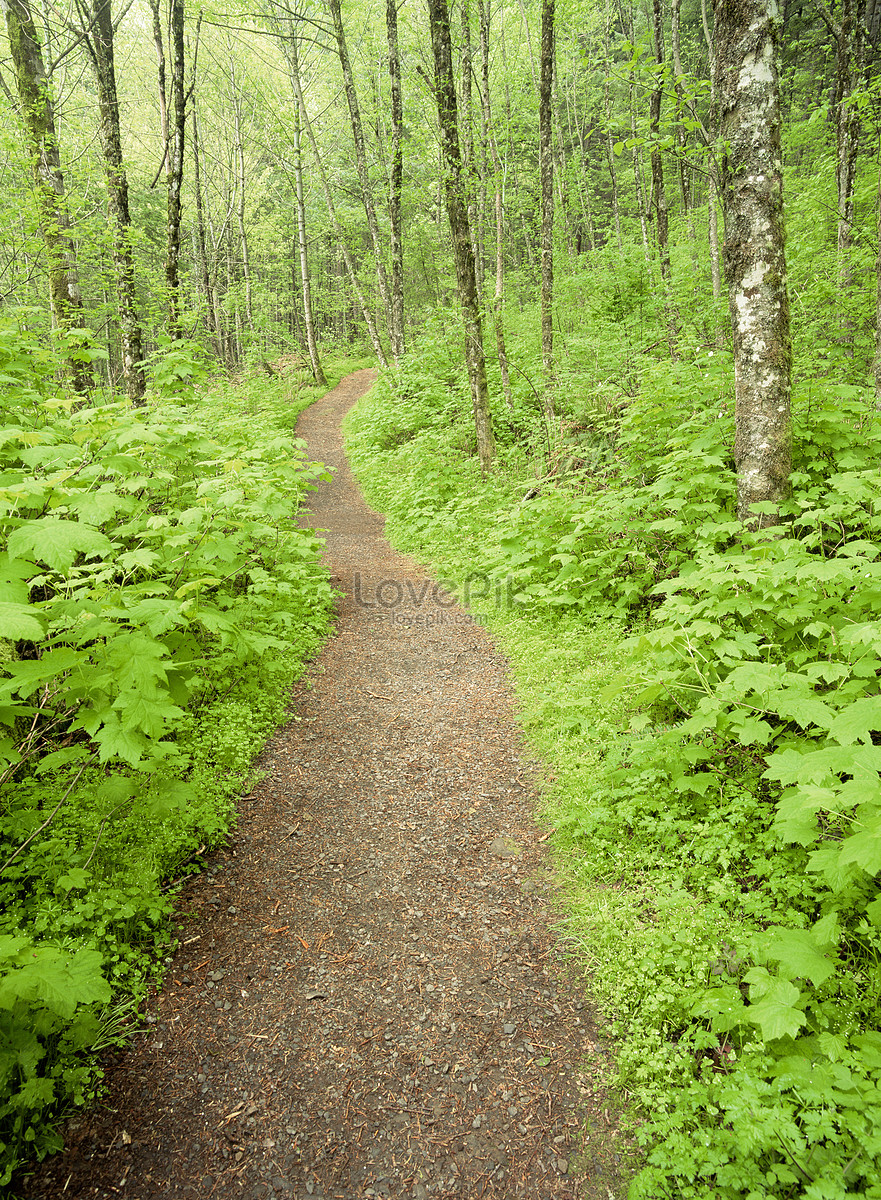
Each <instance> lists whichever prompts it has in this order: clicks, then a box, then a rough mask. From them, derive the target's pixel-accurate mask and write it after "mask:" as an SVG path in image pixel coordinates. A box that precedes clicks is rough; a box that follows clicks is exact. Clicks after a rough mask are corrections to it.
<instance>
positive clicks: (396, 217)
mask: <svg viewBox="0 0 881 1200" xmlns="http://www.w3.org/2000/svg"><path fill="white" fill-rule="evenodd" d="M385 16H386V32H387V35H388V73H389V83H390V85H391V108H392V147H391V171H390V173H389V206H388V208H389V227H390V230H391V257H392V277H391V306H390V313H391V321H390V323H389V336H390V338H391V350H392V358H393V359H394V360H395V363H396V364H397V365H400V362H401V358H402V357H403V355H404V349H405V345H404V239H403V233H402V221H401V193H402V191H403V186H404V102H403V96H402V91H401V58H400V55H399V53H398V5H397V0H386V10H385Z"/></svg>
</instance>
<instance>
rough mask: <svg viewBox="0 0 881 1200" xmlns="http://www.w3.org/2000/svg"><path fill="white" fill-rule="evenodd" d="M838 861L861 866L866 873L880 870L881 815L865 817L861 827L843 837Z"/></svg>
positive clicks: (872, 873)
mask: <svg viewBox="0 0 881 1200" xmlns="http://www.w3.org/2000/svg"><path fill="white" fill-rule="evenodd" d="M840 861H841V863H842V864H843V865H849V864H851V863H853V864H854V865H855V866H858V867H862V869H863V870H864V871H865V872H866V874H867V875H876V874H877V873H878V872H879V871H881V815H878V814H876V815H875V816H873V817H871V818H866V819H865V820H864V821H863V823H862V828H858V829H857V831H856V832H855V833H852V834H851V835H850V837H846V838H845V839H844V841H843V842H842V843H841V859H840Z"/></svg>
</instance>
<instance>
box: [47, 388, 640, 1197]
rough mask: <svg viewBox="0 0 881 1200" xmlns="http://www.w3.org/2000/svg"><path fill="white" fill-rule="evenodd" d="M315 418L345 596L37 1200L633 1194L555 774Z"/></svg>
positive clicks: (353, 392) (338, 398) (329, 408)
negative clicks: (556, 845) (575, 921)
mask: <svg viewBox="0 0 881 1200" xmlns="http://www.w3.org/2000/svg"><path fill="white" fill-rule="evenodd" d="M374 378H375V374H374V373H373V372H371V371H359V372H356V373H355V374H354V375H351V376H349V378H348V379H346V380H344V381H343V383H342V384H340V386H339V387H338V388H336V389H335V390H334V391H332V392H330V393H329V395H327V396H326V397H325V398H324V399H323V400H321V401H320V402H319V403H317V404H315V405H314V406H313V407H312V408H310V409H309V410H308V411H307V412H306V413H304V414H303V416H302V418H301V422H300V432H301V434H302V436H303V437H305V438H307V439H308V443H309V454H310V457H312V458H314V459H317V460H320V461H323V462H325V463H327V464H328V465H330V466H331V467H332V468H333V472H334V480H333V483H331V484H324V485H322V486H321V487H320V488H319V490H318V491H317V492H316V493H315V494H314V496H313V499H312V502H311V504H310V511H309V512H308V513H305V514H304V516H303V519H304V521H306V522H308V523H309V524H313V525H315V526H317V527H319V528H322V529H326V530H327V533H326V538H327V553H326V558H327V563H328V566H329V568H330V570H331V572H332V574H333V576H334V578H335V580H336V582H337V583H338V585H339V586H340V589H341V590H342V591H344V593H345V595H344V597H343V598H342V600H341V601H340V606H339V621H338V624H337V628H336V633H335V636H334V637H333V638H332V639H331V640H330V642H329V643H328V644H327V646H326V647H325V649H324V651H323V653H322V654H321V656H320V657H319V658H318V660H317V661H316V662H315V664H314V665H313V667H312V670H311V671H310V673H309V676H308V678H307V679H305V680H304V681H303V682H302V683H301V684H300V685H299V686H298V687H297V688H296V690H295V694H294V696H293V698H292V703H291V709H290V711H291V720H290V723H289V724H288V725H286V726H285V727H284V728H283V729H281V730H279V732H278V733H277V734H276V735H275V737H274V738H273V739H272V741H271V742H270V743H269V745H268V746H267V747H266V750H265V752H264V754H263V756H262V762H261V765H262V767H263V769H264V770H265V773H266V774H265V778H264V780H263V782H262V783H260V784H259V786H257V787H256V788H255V790H254V792H253V793H252V794H251V795H249V796H247V797H245V798H244V799H243V801H242V804H241V816H240V820H239V825H238V829H237V831H236V834H235V837H234V841H233V843H232V847H231V850H230V851H229V852H228V853H227V854H224V855H223V856H220V857H218V858H217V859H215V860H214V863H213V865H212V866H211V868H210V870H209V871H208V872H206V873H205V874H204V875H202V876H200V877H198V878H196V879H194V880H193V881H192V882H191V883H190V884H189V885H188V886H187V887H186V889H185V891H184V893H183V894H182V896H181V900H180V908H179V918H178V924H179V927H180V928H179V936H180V949H179V950H178V952H177V953H176V955H175V956H174V958H173V960H172V961H171V964H170V966H169V969H168V974H167V979H166V984H165V987H164V989H163V990H162V992H161V993H160V994H158V995H156V996H155V997H154V998H153V999H152V1000H151V1002H150V1003H149V1005H148V1008H147V1015H146V1021H147V1022H148V1024H149V1032H148V1033H147V1034H146V1035H145V1036H142V1037H140V1038H138V1039H137V1040H136V1041H135V1043H134V1045H133V1046H132V1047H131V1048H129V1049H128V1050H127V1051H125V1052H124V1053H121V1054H119V1055H118V1056H116V1057H115V1058H114V1059H113V1060H112V1061H111V1062H110V1063H109V1064H108V1068H107V1085H108V1086H107V1092H106V1096H105V1098H104V1100H103V1101H102V1102H101V1103H100V1104H98V1105H96V1106H95V1107H93V1108H92V1109H91V1110H90V1111H88V1112H86V1113H85V1114H82V1115H80V1116H79V1117H78V1118H77V1119H76V1120H74V1121H72V1122H70V1123H69V1125H68V1128H67V1131H66V1132H67V1140H68V1147H67V1149H66V1150H65V1151H64V1152H63V1153H61V1154H59V1155H57V1156H56V1157H55V1158H54V1159H52V1160H51V1161H50V1162H48V1163H47V1164H44V1166H43V1167H42V1168H41V1169H40V1170H39V1171H38V1172H37V1173H36V1174H35V1175H33V1176H32V1177H31V1178H30V1179H29V1180H28V1181H27V1182H26V1186H25V1193H26V1195H27V1196H28V1197H41V1198H42V1197H51V1198H52V1200H55V1198H56V1197H58V1198H60V1197H61V1196H64V1197H65V1200H76V1198H80V1197H102V1198H103V1197H116V1196H125V1197H130V1198H132V1200H150V1198H152V1197H184V1196H187V1197H200V1198H206V1197H218V1198H221V1200H226V1198H228V1197H234V1198H238V1197H245V1198H246V1200H257V1198H260V1200H267V1198H269V1197H276V1196H277V1197H298V1198H305V1197H326V1198H330V1197H337V1198H340V1200H354V1198H355V1197H369V1196H374V1197H375V1196H387V1197H408V1198H413V1200H421V1198H422V1197H457V1198H460V1200H484V1198H486V1200H489V1198H491V1197H496V1198H503V1200H513V1198H514V1197H527V1198H529V1200H567V1198H568V1200H575V1197H584V1196H591V1197H602V1198H603V1200H607V1197H609V1196H614V1195H618V1194H619V1188H618V1185H617V1184H616V1183H615V1179H616V1178H617V1171H616V1166H617V1155H616V1152H615V1151H616V1147H617V1142H616V1141H615V1133H614V1129H613V1128H612V1127H611V1125H610V1117H609V1114H608V1111H607V1109H606V1104H605V1101H604V1099H603V1094H602V1089H601V1078H602V1074H603V1068H604V1065H605V1056H604V1052H603V1050H602V1048H601V1046H600V1045H599V1043H598V1039H597V1036H596V1033H595V1032H594V1030H593V1029H592V1026H591V1022H590V1016H589V1013H588V1012H587V1010H586V1008H585V1000H584V996H583V994H582V993H581V991H580V990H579V988H578V986H577V984H575V983H573V982H572V981H570V980H569V979H568V978H567V976H566V973H565V970H564V965H563V961H562V960H563V955H562V953H561V950H560V948H559V947H558V946H557V945H556V944H555V938H554V932H553V922H554V912H553V896H554V885H553V879H552V875H551V873H550V871H549V868H548V866H547V864H546V863H545V861H544V853H543V845H542V831H541V829H539V828H538V827H537V826H536V824H535V821H534V816H533V814H534V809H535V802H536V788H535V777H536V768H535V765H534V764H533V763H531V762H530V761H529V759H528V757H527V756H526V755H525V753H524V750H523V748H522V745H521V739H520V735H519V733H518V729H517V726H516V724H515V721H514V719H513V715H512V701H511V690H510V685H509V682H508V678H507V675H506V665H505V661H504V659H503V658H502V656H501V655H500V654H499V653H498V651H497V650H496V648H495V646H494V645H493V643H492V641H491V640H490V638H489V637H488V636H487V634H486V633H485V631H484V630H483V629H482V628H481V627H479V626H478V625H476V624H474V623H473V622H472V620H471V618H470V616H469V614H468V613H466V612H464V611H463V610H462V609H461V608H459V607H458V606H457V605H456V604H454V603H453V602H452V600H451V598H450V597H449V596H448V595H446V593H444V592H443V590H442V589H441V588H439V587H438V585H436V584H434V582H433V581H432V580H431V579H430V577H428V576H427V575H425V574H424V573H423V572H422V571H421V570H420V569H419V568H418V567H417V566H415V565H414V564H413V563H412V562H410V561H408V560H407V559H405V558H403V557H402V556H401V555H399V554H397V553H395V552H394V551H393V550H392V549H391V548H390V546H389V545H388V543H387V542H386V541H385V540H384V538H383V519H382V517H380V516H378V515H377V514H376V513H374V512H371V511H370V510H369V509H368V508H367V507H366V506H365V504H364V502H363V500H362V498H361V496H360V493H359V492H358V489H357V487H356V486H355V484H354V482H353V480H352V477H351V475H350V474H349V471H348V467H347V465H346V462H345V458H344V455H343V451H342V443H341V438H340V432H339V423H340V418H341V416H342V415H343V413H344V412H345V411H346V410H347V409H348V408H349V407H350V406H351V405H352V403H354V401H355V400H356V399H357V398H358V396H360V395H361V394H363V392H364V391H365V390H366V389H367V388H368V387H369V386H370V385H371V384H372V382H373V380H374Z"/></svg>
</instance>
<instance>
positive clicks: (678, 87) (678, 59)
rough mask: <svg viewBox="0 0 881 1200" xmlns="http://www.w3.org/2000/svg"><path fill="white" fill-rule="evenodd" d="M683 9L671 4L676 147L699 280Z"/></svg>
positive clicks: (679, 3) (676, 1)
mask: <svg viewBox="0 0 881 1200" xmlns="http://www.w3.org/2000/svg"><path fill="white" fill-rule="evenodd" d="M681 11H682V0H671V3H670V43H671V48H672V53H673V75H674V80H673V91H674V94H675V96H676V148H677V166H678V168H679V190H680V193H681V196H682V211H683V212H684V213H685V225H686V228H687V230H688V245H689V249H690V250H691V263H692V270H693V271H694V275H695V281H697V273H698V257H697V230H696V229H695V224H694V213H693V212H692V204H691V194H690V188H689V178H688V175H689V172H688V166H687V163H686V147H687V144H688V134H687V133H686V130H685V128H684V127H683V122H682V119H683V116H684V113H685V97H684V94H683V90H682V79H683V76H684V74H685V72H684V71H683V70H682V54H681V50H680V44H679V40H680V39H679V25H680V17H681Z"/></svg>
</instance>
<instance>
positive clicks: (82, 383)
mask: <svg viewBox="0 0 881 1200" xmlns="http://www.w3.org/2000/svg"><path fill="white" fill-rule="evenodd" d="M4 7H5V10H6V30H7V33H8V35H9V49H10V52H11V56H12V64H13V68H14V70H15V82H16V87H17V90H18V100H19V109H20V112H21V117H22V120H23V122H24V126H25V129H26V131H27V138H28V145H29V150H30V158H31V169H32V176H33V182H34V190H35V192H36V196H37V204H38V208H39V214H40V227H41V229H42V234H43V243H44V246H45V250H46V261H47V271H48V276H49V306H50V310H51V313H52V320H53V322H54V324H55V326H56V328H57V329H58V330H59V331H60V332H61V333H63V334H70V333H71V331H72V330H74V329H77V328H80V327H81V326H82V320H83V301H82V295H81V294H80V288H79V282H78V278H77V261H76V251H75V248H74V243H73V239H72V237H71V233H70V219H69V217H68V213H67V206H66V203H65V192H64V175H63V172H62V169H61V154H60V151H59V146H58V134H57V132H56V128H55V107H54V104H53V101H52V93H51V89H50V87H49V78H48V74H47V71H46V66H45V63H44V60H43V51H42V47H41V45H40V39H39V37H38V36H37V30H36V26H35V24H34V18H33V14H32V12H31V7H30V2H29V0H4ZM69 366H70V374H71V379H72V382H73V386H74V388H75V389H76V390H77V391H78V392H86V391H88V390H89V388H90V387H91V386H92V382H93V380H92V371H91V366H90V362H89V359H88V358H87V357H86V356H84V355H83V354H82V353H81V350H80V349H79V348H77V349H75V350H74V351H73V353H72V354H71V356H70V359H69Z"/></svg>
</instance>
